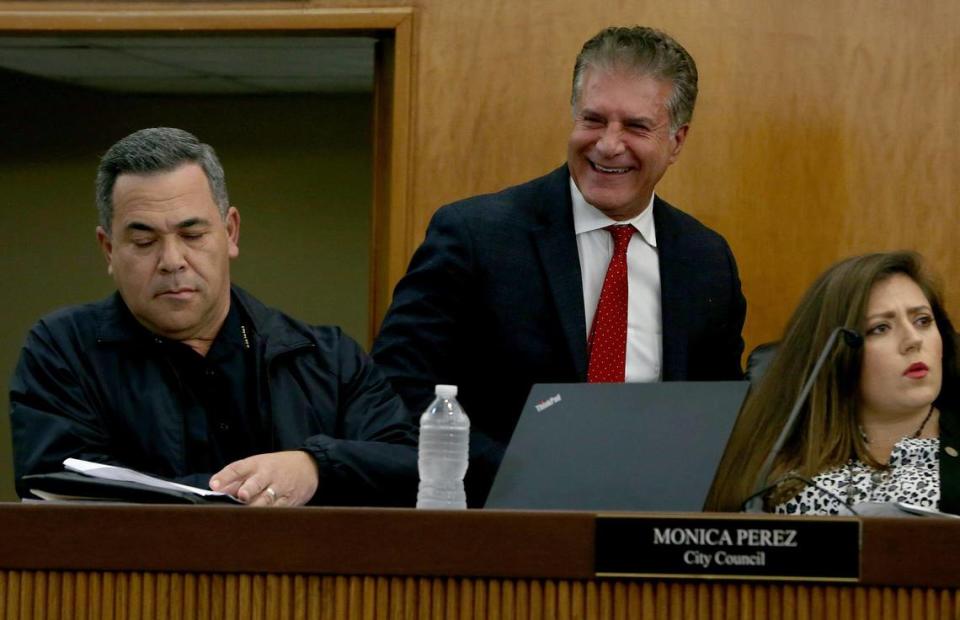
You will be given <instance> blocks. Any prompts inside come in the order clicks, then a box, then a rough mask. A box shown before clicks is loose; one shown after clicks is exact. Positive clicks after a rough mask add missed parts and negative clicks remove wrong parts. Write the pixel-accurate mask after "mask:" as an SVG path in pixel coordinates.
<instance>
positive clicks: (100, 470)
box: [63, 458, 232, 499]
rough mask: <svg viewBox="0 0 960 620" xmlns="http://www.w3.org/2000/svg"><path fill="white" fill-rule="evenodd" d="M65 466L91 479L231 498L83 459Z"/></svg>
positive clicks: (69, 460) (68, 461)
mask: <svg viewBox="0 0 960 620" xmlns="http://www.w3.org/2000/svg"><path fill="white" fill-rule="evenodd" d="M63 466H64V468H66V469H67V470H68V471H75V472H77V473H81V474H85V475H87V476H90V477H91V478H101V479H103V480H116V481H118V482H133V483H136V484H142V485H143V486H147V487H153V488H155V489H165V490H168V491H183V492H186V493H193V494H194V495H199V496H201V497H231V496H229V495H227V494H225V493H220V492H219V491H211V490H210V489H201V488H199V487H192V486H189V485H186V484H180V483H179V482H169V481H167V480H162V479H160V478H154V477H153V476H148V475H147V474H141V473H140V472H138V471H134V470H132V469H127V468H126V467H117V466H115V465H105V464H103V463H93V462H91V461H84V460H82V459H74V458H70V459H66V460H65V461H64V462H63ZM231 499H232V498H231Z"/></svg>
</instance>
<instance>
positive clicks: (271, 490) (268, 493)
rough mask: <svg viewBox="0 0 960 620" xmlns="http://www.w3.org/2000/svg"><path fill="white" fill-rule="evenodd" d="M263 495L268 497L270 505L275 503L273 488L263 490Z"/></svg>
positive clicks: (275, 497)
mask: <svg viewBox="0 0 960 620" xmlns="http://www.w3.org/2000/svg"><path fill="white" fill-rule="evenodd" d="M263 492H264V493H266V494H267V495H269V496H270V503H271V504H272V503H273V502H275V501H277V492H276V491H274V490H273V487H267V488H266V489H264V490H263Z"/></svg>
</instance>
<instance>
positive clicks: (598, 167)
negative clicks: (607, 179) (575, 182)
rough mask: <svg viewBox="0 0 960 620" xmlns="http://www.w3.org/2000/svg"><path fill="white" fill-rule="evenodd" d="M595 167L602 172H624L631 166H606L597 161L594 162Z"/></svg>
mask: <svg viewBox="0 0 960 620" xmlns="http://www.w3.org/2000/svg"><path fill="white" fill-rule="evenodd" d="M591 163H592V162H591ZM593 167H594V168H596V169H597V170H599V171H600V172H609V173H613V174H623V173H624V172H626V171H627V170H629V168H607V167H606V166H601V165H600V164H597V163H594V164H593Z"/></svg>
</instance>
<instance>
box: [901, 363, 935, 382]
mask: <svg viewBox="0 0 960 620" xmlns="http://www.w3.org/2000/svg"><path fill="white" fill-rule="evenodd" d="M928 372H930V369H929V368H928V367H927V365H926V364H924V363H923V362H914V363H912V364H910V366H909V367H908V368H907V369H906V370H904V371H903V376H905V377H910V378H911V379H923V378H924V377H926V376H927V373H928Z"/></svg>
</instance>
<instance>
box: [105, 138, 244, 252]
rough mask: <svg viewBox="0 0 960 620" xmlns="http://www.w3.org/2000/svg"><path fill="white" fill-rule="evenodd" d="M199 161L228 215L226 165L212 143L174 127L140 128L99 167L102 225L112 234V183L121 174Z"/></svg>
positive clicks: (112, 149) (223, 213) (167, 169)
mask: <svg viewBox="0 0 960 620" xmlns="http://www.w3.org/2000/svg"><path fill="white" fill-rule="evenodd" d="M188 163H194V164H199V165H200V167H201V168H203V172H204V174H205V175H206V176H207V181H208V182H209V183H210V193H211V194H212V195H213V200H214V202H216V203H217V208H218V209H219V210H220V216H221V217H223V218H226V216H227V211H228V210H229V209H230V199H229V197H228V196H227V183H226V180H225V179H224V174H223V166H221V165H220V160H218V159H217V154H216V153H215V152H214V150H213V147H212V146H210V145H209V144H203V143H202V142H200V140H198V139H197V137H196V136H194V135H193V134H191V133H189V132H187V131H184V130H182V129H174V128H172V127H152V128H150V129H141V130H140V131H136V132H134V133H132V134H130V135H129V136H127V137H126V138H123V139H122V140H120V141H119V142H117V143H116V144H114V145H113V146H111V147H110V150H108V151H107V152H106V154H105V155H104V156H103V158H102V159H101V160H100V167H99V168H98V169H97V212H98V214H99V218H100V226H102V227H103V229H104V230H105V231H106V232H107V234H109V233H110V226H111V224H112V222H113V186H114V184H115V183H116V182H117V177H119V176H120V175H121V174H125V173H132V174H152V173H155V172H170V171H172V170H174V169H176V168H179V167H180V166H181V165H183V164H188Z"/></svg>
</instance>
